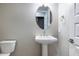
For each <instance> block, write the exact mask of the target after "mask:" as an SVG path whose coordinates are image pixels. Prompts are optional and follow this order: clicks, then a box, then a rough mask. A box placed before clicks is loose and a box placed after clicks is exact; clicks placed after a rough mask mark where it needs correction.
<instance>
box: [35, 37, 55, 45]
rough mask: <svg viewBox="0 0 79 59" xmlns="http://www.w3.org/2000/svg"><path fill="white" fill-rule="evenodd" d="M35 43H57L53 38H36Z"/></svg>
mask: <svg viewBox="0 0 79 59" xmlns="http://www.w3.org/2000/svg"><path fill="white" fill-rule="evenodd" d="M35 41H36V42H38V43H40V44H52V43H54V42H56V41H57V39H56V38H55V37H53V36H36V37H35Z"/></svg>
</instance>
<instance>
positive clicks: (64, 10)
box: [58, 3, 72, 56]
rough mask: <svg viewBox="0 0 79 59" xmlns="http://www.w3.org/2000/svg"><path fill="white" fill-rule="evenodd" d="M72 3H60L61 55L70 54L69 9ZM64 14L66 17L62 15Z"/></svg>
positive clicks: (59, 30) (59, 36) (59, 52)
mask: <svg viewBox="0 0 79 59" xmlns="http://www.w3.org/2000/svg"><path fill="white" fill-rule="evenodd" d="M71 5H72V4H71V3H69V4H68V3H60V4H59V10H58V39H59V43H58V47H59V48H58V49H59V51H58V54H59V55H60V56H68V55H69V42H68V40H69V25H70V23H69V20H70V18H69V16H70V14H69V11H70V6H71ZM61 16H64V19H63V18H62V17H61Z"/></svg>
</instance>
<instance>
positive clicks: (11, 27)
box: [0, 3, 58, 56]
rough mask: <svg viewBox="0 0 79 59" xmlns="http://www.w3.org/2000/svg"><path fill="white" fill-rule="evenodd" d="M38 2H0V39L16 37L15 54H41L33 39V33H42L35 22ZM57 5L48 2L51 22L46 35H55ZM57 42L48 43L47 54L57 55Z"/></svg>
mask: <svg viewBox="0 0 79 59" xmlns="http://www.w3.org/2000/svg"><path fill="white" fill-rule="evenodd" d="M39 6H40V4H27V3H26V4H0V40H7V39H16V40H17V45H16V49H15V52H14V54H15V55H17V56H23V55H24V56H31V55H32V56H34V55H41V45H39V44H38V43H36V42H35V41H34V37H35V35H42V34H43V30H41V29H40V28H39V27H38V26H37V24H36V22H35V18H34V16H35V12H36V9H37V8H38V7H39ZM57 6H58V5H57V4H50V9H51V11H52V14H53V23H52V24H51V26H50V27H49V29H48V30H47V35H48V34H50V35H54V36H55V37H57V34H58V32H57V29H58V19H57V17H58V16H57V15H58V9H57V8H58V7H57ZM56 49H57V43H56V44H53V45H49V55H57V50H56Z"/></svg>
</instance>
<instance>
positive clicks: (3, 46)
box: [0, 40, 16, 56]
mask: <svg viewBox="0 0 79 59" xmlns="http://www.w3.org/2000/svg"><path fill="white" fill-rule="evenodd" d="M15 45H16V40H13V41H0V50H1V53H0V56H10V54H11V53H12V52H14V50H15Z"/></svg>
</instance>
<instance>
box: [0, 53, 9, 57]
mask: <svg viewBox="0 0 79 59" xmlns="http://www.w3.org/2000/svg"><path fill="white" fill-rule="evenodd" d="M0 56H10V53H1V54H0Z"/></svg>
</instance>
